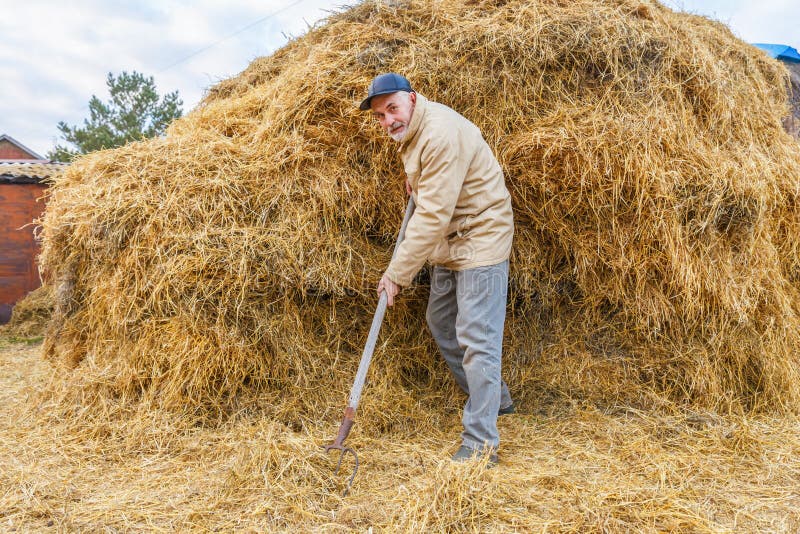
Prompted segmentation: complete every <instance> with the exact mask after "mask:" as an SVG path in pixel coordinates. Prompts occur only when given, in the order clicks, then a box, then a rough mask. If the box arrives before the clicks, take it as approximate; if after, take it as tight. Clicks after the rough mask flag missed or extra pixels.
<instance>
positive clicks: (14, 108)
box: [0, 0, 800, 157]
mask: <svg viewBox="0 0 800 534" xmlns="http://www.w3.org/2000/svg"><path fill="white" fill-rule="evenodd" d="M356 1H357V0H339V1H334V2H331V1H327V0H226V1H225V2H220V1H218V0H195V1H188V0H183V1H181V0H139V1H124V0H114V1H111V0H105V1H104V0H76V1H72V2H63V1H55V0H51V1H41V0H27V1H24V2H23V1H19V0H0V8H4V9H0V12H2V13H4V14H8V13H13V15H12V16H6V15H4V16H3V17H2V18H0V80H2V81H3V83H2V86H0V134H7V135H10V136H11V137H13V138H14V139H16V140H17V141H19V142H20V143H22V144H23V145H25V146H27V147H28V148H30V149H32V150H34V151H35V152H37V153H38V154H39V155H41V156H43V157H44V156H45V155H46V153H47V152H48V151H50V150H51V149H52V148H53V147H54V146H55V144H56V143H57V142H59V141H60V139H59V135H60V133H59V131H58V128H57V125H58V122H59V121H64V122H66V123H67V124H69V125H76V124H82V123H83V119H84V118H86V117H87V115H88V102H89V99H90V98H91V97H92V95H96V96H97V97H98V98H100V99H101V100H103V101H106V100H108V92H107V88H106V76H107V74H108V73H109V72H111V73H114V74H115V75H116V74H119V73H120V72H122V71H123V70H125V71H128V72H130V71H134V70H135V71H138V72H141V73H143V74H145V75H147V76H153V77H154V79H155V83H156V86H157V89H158V91H159V93H161V94H165V93H168V92H172V91H176V90H177V91H178V93H179V94H180V97H181V99H182V100H183V103H184V105H183V110H184V113H187V112H189V111H190V110H191V109H192V108H194V107H195V106H196V105H197V103H198V102H199V101H200V99H201V98H202V96H203V93H204V91H206V90H207V89H208V88H209V87H211V86H213V85H214V84H215V83H216V82H218V81H220V80H223V79H226V78H229V77H231V76H235V75H237V74H238V73H240V72H241V71H242V70H244V69H245V68H246V67H247V65H248V64H249V63H250V62H251V61H252V60H253V59H255V58H257V57H260V56H264V55H269V54H270V53H272V52H274V51H275V50H277V49H278V48H280V47H281V46H283V45H284V44H286V42H287V40H288V39H289V38H293V37H298V36H301V35H302V34H303V33H305V31H306V30H307V29H308V28H309V26H311V25H313V24H315V23H316V22H317V21H319V20H321V19H323V18H324V17H325V16H327V15H328V14H329V13H330V12H332V11H336V10H339V9H340V6H342V5H343V4H351V5H352V4H353V3H355V2H356ZM663 3H664V4H666V5H667V6H669V7H671V8H673V9H678V10H682V11H687V12H691V13H697V14H701V15H705V16H708V17H711V18H714V19H716V20H719V21H722V22H724V23H725V24H727V25H728V26H729V27H730V28H731V29H732V30H733V32H734V33H735V34H736V35H737V36H739V37H740V38H742V39H744V40H745V41H748V42H766V43H780V44H787V45H790V46H793V47H795V48H799V49H800V29H798V28H800V1H799V0H760V1H758V2H752V1H751V0H725V1H723V0H663ZM62 143H63V141H62Z"/></svg>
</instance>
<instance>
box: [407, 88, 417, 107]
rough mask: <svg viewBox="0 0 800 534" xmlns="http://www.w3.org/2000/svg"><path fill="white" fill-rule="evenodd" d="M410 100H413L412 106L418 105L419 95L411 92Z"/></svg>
mask: <svg viewBox="0 0 800 534" xmlns="http://www.w3.org/2000/svg"><path fill="white" fill-rule="evenodd" d="M408 98H409V100H411V103H412V104H416V103H417V93H415V92H414V91H411V92H410V93H408Z"/></svg>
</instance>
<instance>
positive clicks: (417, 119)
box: [398, 93, 428, 150]
mask: <svg viewBox="0 0 800 534" xmlns="http://www.w3.org/2000/svg"><path fill="white" fill-rule="evenodd" d="M427 109H428V99H427V98H425V97H424V96H422V95H421V94H419V93H417V103H416V104H415V105H414V113H413V114H412V115H411V122H409V123H408V132H407V133H406V135H405V137H403V140H402V141H401V142H400V148H399V149H398V150H403V148H405V146H406V145H407V144H408V143H410V142H411V140H412V139H414V137H416V135H417V132H418V131H419V127H420V125H421V124H422V119H423V118H424V117H425V111H426V110H427Z"/></svg>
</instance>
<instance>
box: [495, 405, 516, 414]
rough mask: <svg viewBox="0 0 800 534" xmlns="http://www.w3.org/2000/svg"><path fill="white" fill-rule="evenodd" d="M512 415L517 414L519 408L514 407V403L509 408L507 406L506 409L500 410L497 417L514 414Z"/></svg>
mask: <svg viewBox="0 0 800 534" xmlns="http://www.w3.org/2000/svg"><path fill="white" fill-rule="evenodd" d="M512 413H517V408H516V407H515V406H514V403H513V402H512V403H511V404H509V405H508V406H506V407H505V408H500V409H499V410H497V415H498V416H500V415H509V414H512Z"/></svg>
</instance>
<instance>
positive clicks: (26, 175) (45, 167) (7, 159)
mask: <svg viewBox="0 0 800 534" xmlns="http://www.w3.org/2000/svg"><path fill="white" fill-rule="evenodd" d="M65 166H66V164H64V163H54V162H51V161H49V160H46V159H44V158H42V157H41V156H39V155H38V154H36V153H35V152H33V151H32V150H30V149H28V148H26V147H25V146H24V145H22V144H21V143H19V142H18V141H16V140H15V139H13V138H12V137H9V136H8V135H0V324H4V323H6V322H8V320H9V318H10V317H11V310H12V309H13V307H14V304H15V303H16V302H17V301H18V300H19V299H20V298H22V297H24V296H25V295H27V294H28V292H29V291H32V290H34V289H36V288H37V287H39V285H41V281H40V279H39V269H38V265H37V256H38V254H39V244H38V243H37V242H36V239H35V237H34V232H33V229H34V225H33V221H34V220H35V219H36V218H38V217H39V216H40V215H41V214H42V212H43V211H44V199H43V196H44V193H45V190H46V188H47V182H48V179H50V178H51V177H53V176H54V175H55V174H57V173H59V172H61V171H62V170H63V169H64V167H65Z"/></svg>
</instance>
